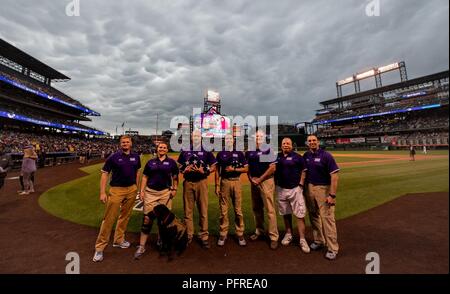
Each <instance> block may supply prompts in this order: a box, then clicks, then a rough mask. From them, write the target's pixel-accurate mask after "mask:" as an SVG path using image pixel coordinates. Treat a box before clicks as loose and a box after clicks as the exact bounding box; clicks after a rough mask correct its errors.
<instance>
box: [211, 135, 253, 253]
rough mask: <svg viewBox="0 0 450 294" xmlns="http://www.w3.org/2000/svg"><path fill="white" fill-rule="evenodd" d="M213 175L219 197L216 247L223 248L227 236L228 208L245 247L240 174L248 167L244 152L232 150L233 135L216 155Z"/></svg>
mask: <svg viewBox="0 0 450 294" xmlns="http://www.w3.org/2000/svg"><path fill="white" fill-rule="evenodd" d="M216 158H217V169H216V173H215V183H216V195H217V196H218V197H219V209H220V220H219V225H220V227H219V235H220V236H219V240H218V241H217V245H218V246H224V245H225V241H226V239H227V235H228V228H229V221H228V207H229V206H230V200H231V203H233V206H234V223H235V231H236V236H237V238H238V243H239V245H240V246H245V245H247V242H246V241H245V239H244V215H243V213H242V185H241V182H240V177H241V173H247V171H248V166H247V160H246V159H245V155H244V152H242V151H236V150H234V138H233V135H226V136H225V151H220V152H219V153H217V157H216Z"/></svg>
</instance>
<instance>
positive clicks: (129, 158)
mask: <svg viewBox="0 0 450 294" xmlns="http://www.w3.org/2000/svg"><path fill="white" fill-rule="evenodd" d="M140 168H141V159H140V157H139V154H137V153H135V152H130V154H128V155H127V154H125V153H124V152H123V151H122V150H120V151H117V152H116V153H113V154H111V155H110V156H109V157H108V159H106V162H105V165H103V168H102V171H104V172H107V173H112V176H111V182H110V186H111V187H130V186H133V185H135V184H136V175H137V171H138V170H139V169H140Z"/></svg>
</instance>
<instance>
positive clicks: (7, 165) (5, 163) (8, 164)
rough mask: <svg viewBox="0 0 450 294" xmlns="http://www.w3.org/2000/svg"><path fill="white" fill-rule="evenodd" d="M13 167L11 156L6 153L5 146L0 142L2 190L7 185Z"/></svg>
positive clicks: (0, 184)
mask: <svg viewBox="0 0 450 294" xmlns="http://www.w3.org/2000/svg"><path fill="white" fill-rule="evenodd" d="M12 166H13V162H12V159H11V156H10V155H9V154H6V153H5V149H4V144H3V142H0V189H1V188H2V187H3V185H4V184H5V178H6V176H7V174H8V171H9V170H10V169H11V168H12Z"/></svg>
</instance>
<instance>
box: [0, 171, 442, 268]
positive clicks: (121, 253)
mask: <svg viewBox="0 0 450 294" xmlns="http://www.w3.org/2000/svg"><path fill="white" fill-rule="evenodd" d="M79 167H80V165H78V164H71V165H65V166H58V167H53V168H44V169H41V170H38V173H37V177H36V181H37V187H36V189H37V191H36V193H35V194H33V195H29V196H18V195H17V194H16V191H17V190H18V183H17V180H9V181H7V182H6V185H5V187H4V189H3V190H1V191H0V248H1V257H0V273H64V272H65V267H66V263H67V261H65V256H66V254H67V253H68V252H71V251H74V252H77V253H78V254H79V255H80V258H81V273H178V274H184V273H186V274H194V273H223V274H229V273H292V274H301V273H364V270H365V267H366V261H365V256H366V254H367V253H368V252H377V253H378V254H379V255H380V258H381V272H382V273H448V270H449V262H448V261H449V254H448V253H449V236H448V231H449V213H448V207H449V201H448V197H449V195H448V193H429V194H426V195H419V194H416V195H407V196H404V197H400V198H398V199H396V200H394V201H392V202H389V203H386V204H384V205H381V206H379V207H376V208H374V209H371V210H369V211H366V212H364V213H362V214H359V215H356V216H353V217H350V218H348V219H345V220H340V221H338V231H339V241H340V244H341V251H340V254H339V257H338V259H337V260H335V261H333V262H330V261H327V260H325V259H324V258H323V252H313V253H311V254H309V255H305V254H303V253H302V252H301V250H300V249H299V247H298V246H294V245H292V246H288V247H283V248H281V247H280V248H279V249H278V250H276V251H272V250H270V249H269V248H268V244H267V243H266V242H264V241H256V242H249V245H248V246H247V247H245V248H241V247H239V246H238V245H237V244H236V243H235V242H234V241H233V240H232V239H231V238H230V239H229V240H228V242H227V244H226V245H225V247H224V248H219V247H217V246H215V244H214V243H212V246H211V249H210V250H203V249H201V248H200V246H199V245H198V244H193V245H192V246H190V247H189V248H188V250H187V251H186V252H185V253H184V254H183V255H182V256H181V257H179V258H177V259H175V260H174V261H172V262H167V260H166V259H165V258H160V257H159V255H158V253H157V252H156V251H155V250H154V249H151V250H148V254H147V255H146V256H144V258H143V259H142V260H140V261H134V260H133V259H132V256H133V253H134V248H130V249H116V248H112V247H108V248H107V249H106V251H105V260H104V261H103V262H101V263H93V262H92V261H91V258H92V254H93V246H94V242H95V239H96V236H97V232H98V231H97V229H95V228H91V227H87V226H82V225H78V224H74V223H70V222H68V221H65V220H62V219H59V218H56V217H54V216H51V215H49V214H48V213H46V212H45V211H43V210H42V209H41V208H40V206H39V204H38V202H37V199H38V195H40V194H41V193H43V192H44V191H45V190H47V189H49V188H51V187H53V186H55V185H57V184H59V183H63V182H67V181H69V180H71V179H75V178H78V177H80V176H83V175H84V173H83V172H81V171H80V170H79V169H78V168H79ZM15 175H16V174H10V176H15ZM424 208H426V209H425V210H424ZM249 225H250V226H253V224H249ZM127 236H128V239H129V240H130V241H131V242H132V243H133V245H136V244H137V241H138V234H131V233H130V234H127ZM307 237H308V240H311V232H310V230H309V228H308V229H307ZM211 240H212V241H213V242H214V241H215V240H216V238H215V237H214V236H213V237H211ZM152 243H154V236H152Z"/></svg>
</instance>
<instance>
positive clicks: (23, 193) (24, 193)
mask: <svg viewBox="0 0 450 294" xmlns="http://www.w3.org/2000/svg"><path fill="white" fill-rule="evenodd" d="M28 194H30V193H29V192H27V191H22V192H20V193H19V195H28Z"/></svg>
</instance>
